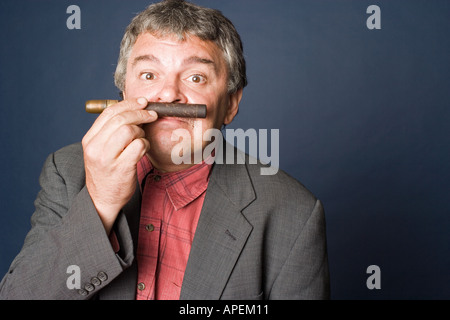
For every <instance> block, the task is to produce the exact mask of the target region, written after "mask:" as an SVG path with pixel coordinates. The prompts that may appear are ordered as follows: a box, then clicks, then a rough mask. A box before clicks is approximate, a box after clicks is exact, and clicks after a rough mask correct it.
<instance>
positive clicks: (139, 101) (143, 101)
mask: <svg viewBox="0 0 450 320" xmlns="http://www.w3.org/2000/svg"><path fill="white" fill-rule="evenodd" d="M137 103H139V104H140V105H146V104H147V99H145V98H139V99H137Z"/></svg>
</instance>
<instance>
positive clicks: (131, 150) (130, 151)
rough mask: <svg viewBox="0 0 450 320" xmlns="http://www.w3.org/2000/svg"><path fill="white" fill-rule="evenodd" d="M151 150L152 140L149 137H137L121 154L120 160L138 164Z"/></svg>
mask: <svg viewBox="0 0 450 320" xmlns="http://www.w3.org/2000/svg"><path fill="white" fill-rule="evenodd" d="M149 150H150V142H149V141H148V140H147V139H145V138H140V139H135V140H133V141H132V142H131V143H130V144H129V145H128V146H127V147H126V148H125V150H123V152H122V153H121V154H120V156H119V161H120V162H121V163H128V164H133V165H136V164H137V163H138V162H139V161H140V160H141V159H142V157H143V156H144V155H145V154H146V153H147V152H148V151H149Z"/></svg>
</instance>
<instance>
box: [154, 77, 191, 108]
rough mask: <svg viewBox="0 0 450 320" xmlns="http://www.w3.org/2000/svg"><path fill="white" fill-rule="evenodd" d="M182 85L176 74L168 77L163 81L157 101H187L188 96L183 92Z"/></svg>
mask: <svg viewBox="0 0 450 320" xmlns="http://www.w3.org/2000/svg"><path fill="white" fill-rule="evenodd" d="M181 86H182V84H181V82H180V81H179V80H178V78H177V77H176V76H171V77H166V79H164V81H163V82H162V83H161V88H160V90H159V92H158V93H157V96H156V102H165V103H187V98H186V96H185V95H184V94H183V92H182V88H181Z"/></svg>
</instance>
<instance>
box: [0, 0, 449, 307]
mask: <svg viewBox="0 0 450 320" xmlns="http://www.w3.org/2000/svg"><path fill="white" fill-rule="evenodd" d="M197 3H198V4H201V5H206V6H210V7H214V8H218V9H220V10H222V11H223V13H224V14H225V15H226V16H228V17H229V18H230V19H231V20H232V21H233V22H234V23H235V25H236V27H237V29H238V31H239V32H240V34H241V36H242V39H243V42H244V46H245V54H246V58H247V62H248V76H249V82H250V84H249V86H248V87H247V89H246V90H245V92H244V98H243V101H242V103H241V109H240V113H239V115H238V117H237V119H236V120H235V122H234V123H233V124H232V125H231V126H230V128H243V129H244V130H246V129H249V128H255V129H271V128H275V129H280V140H281V142H280V166H281V168H282V169H284V170H285V171H287V172H288V173H290V174H291V175H293V176H294V177H296V178H297V179H299V180H300V181H301V182H303V184H305V185H306V186H307V187H308V188H309V189H310V190H312V191H313V192H314V193H315V194H316V195H317V197H318V198H320V199H321V200H322V201H323V203H324V206H325V210H326V218H327V232H328V248H329V261H330V272H331V280H332V282H331V289H332V298H334V299H449V298H450V289H449V288H450V271H449V270H450V254H449V253H450V252H449V247H450V232H449V230H450V216H449V213H450V212H449V211H450V210H449V204H448V201H449V198H450V197H449V196H450V192H449V191H450V182H449V178H450V170H449V169H450V164H449V163H450V152H449V142H450V132H449V131H450V129H449V126H448V124H449V120H450V111H449V107H450V93H449V92H450V90H449V87H450V76H449V73H450V59H449V57H450V37H449V31H450V20H449V17H450V1H446V0H441V1H439V0H433V1H425V0H422V1H419V0H411V1H364V0H354V1H351V0H340V1H337V0H329V1H317V0H308V1H299V0H289V1H287V0H283V1H275V0H271V1H260V0H259V1H256V0H252V1H250V0H245V1H242V0H232V1H219V0H215V1H206V0H204V1H197ZM71 4H76V5H78V6H80V8H81V27H82V29H81V30H68V29H67V28H66V20H67V18H68V17H69V15H68V14H66V9H67V7H68V6H69V5H71ZM148 4H149V2H148V1H118V0H114V1H111V0H108V1H105V0H102V1H99V0H96V1H86V0H75V1H70V2H69V1H62V0H53V1H23V0H21V1H17V0H14V1H13V0H6V1H5V0H2V1H1V2H0V32H1V36H0V39H1V49H0V50H1V51H0V77H1V78H0V104H1V117H0V121H1V122H0V130H1V140H0V141H1V152H0V174H1V191H0V197H1V198H0V205H1V215H0V273H1V274H4V273H5V272H6V271H7V268H8V266H9V264H10V263H11V261H12V259H13V258H14V256H15V255H16V254H17V253H18V252H19V250H20V248H21V246H22V243H23V239H24V237H25V235H26V233H27V231H28V230H29V228H30V224H29V219H30V216H31V214H32V213H33V210H34V207H33V201H34V199H35V197H36V194H37V192H38V190H39V184H38V176H39V173H40V170H41V167H42V164H43V162H44V160H45V158H46V156H47V155H48V154H49V153H51V152H53V151H55V150H57V149H58V148H60V147H62V146H64V145H67V144H70V143H73V142H77V141H80V140H81V138H82V137H83V135H84V133H85V132H86V131H87V130H88V128H89V127H90V125H91V124H92V122H93V120H94V118H95V116H93V115H89V114H86V113H85V112H84V102H85V100H87V99H95V98H116V97H118V90H117V89H116V88H115V87H114V84H113V73H114V70H115V65H116V62H117V56H118V49H119V44H120V40H121V37H122V35H123V31H124V29H125V27H126V26H127V24H128V23H129V21H130V19H131V18H132V17H133V16H134V15H135V13H137V12H139V11H141V10H143V9H144V8H145V7H146V6H147V5H148ZM371 4H376V5H378V6H380V8H381V27H382V29H381V30H368V29H367V27H366V19H367V18H368V17H369V15H368V14H366V9H367V7H368V6H369V5H371ZM372 264H375V265H378V266H379V267H380V269H381V289H380V290H369V289H368V288H367V287H366V279H367V277H368V276H369V275H368V274H366V269H367V267H368V266H369V265H372Z"/></svg>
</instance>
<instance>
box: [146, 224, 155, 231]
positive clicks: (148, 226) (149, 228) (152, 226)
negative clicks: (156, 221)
mask: <svg viewBox="0 0 450 320" xmlns="http://www.w3.org/2000/svg"><path fill="white" fill-rule="evenodd" d="M145 230H147V231H149V232H153V230H155V226H154V225H152V224H148V225H146V226H145Z"/></svg>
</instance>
